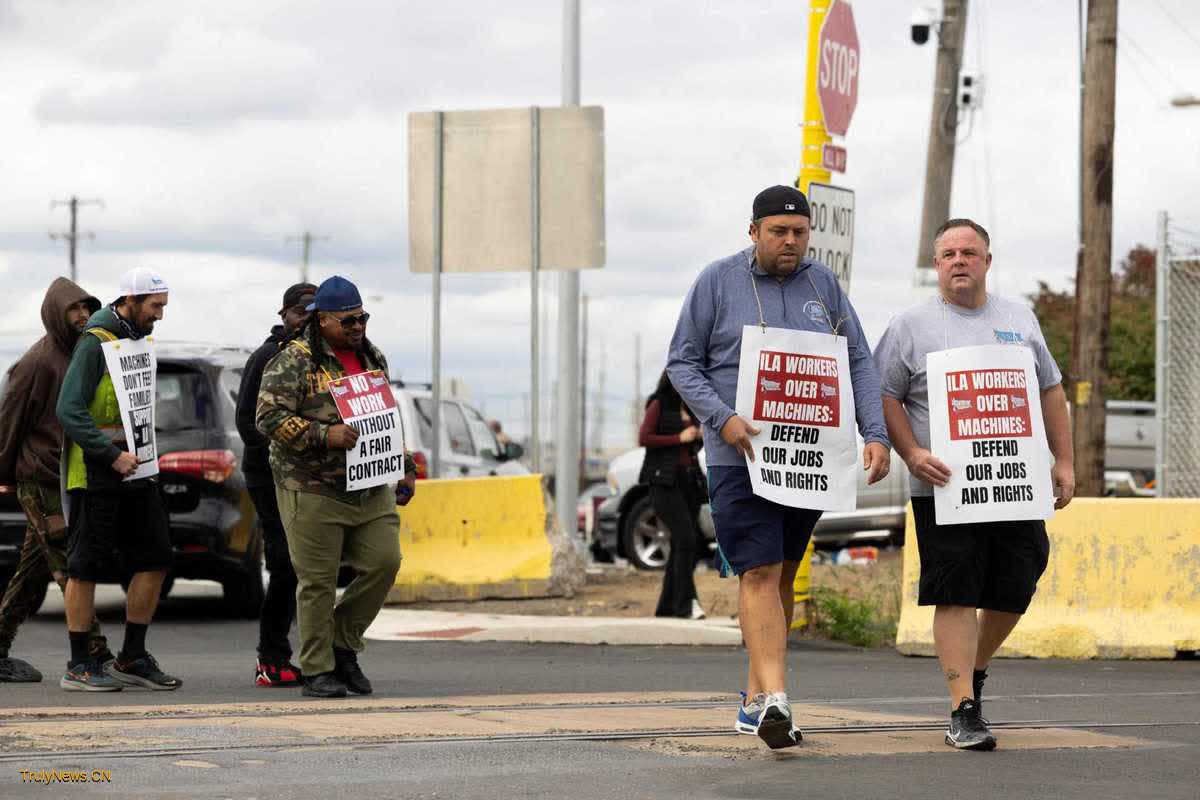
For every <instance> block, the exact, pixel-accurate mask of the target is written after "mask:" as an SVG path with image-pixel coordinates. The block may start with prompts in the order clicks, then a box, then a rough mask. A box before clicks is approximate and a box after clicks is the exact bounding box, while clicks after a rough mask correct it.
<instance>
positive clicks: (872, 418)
mask: <svg viewBox="0 0 1200 800" xmlns="http://www.w3.org/2000/svg"><path fill="white" fill-rule="evenodd" d="M751 276H753V278H752V277H751ZM752 279H753V280H754V282H755V284H757V286H758V295H759V298H760V299H761V300H762V310H763V319H764V320H765V321H766V323H767V325H768V327H772V328H789V329H791V330H800V331H816V332H818V333H832V332H833V331H831V329H830V323H829V321H828V320H827V319H826V316H825V309H828V310H829V313H830V314H831V315H832V316H833V318H834V319H833V325H834V326H836V327H837V333H838V334H839V335H842V336H845V337H846V339H847V349H848V351H849V356H850V383H851V386H852V388H853V391H854V411H855V416H856V417H857V421H858V430H859V432H860V433H861V434H862V437H863V440H864V441H866V442H879V443H881V444H883V446H884V447H891V444H890V443H889V442H888V438H887V426H886V425H885V424H884V421H883V403H882V401H881V399H880V391H879V373H878V372H877V371H876V368H875V362H874V360H873V359H872V358H871V348H870V346H869V345H868V344H867V338H866V336H864V335H863V331H862V326H861V325H860V324H859V322H858V315H857V314H856V313H855V312H854V308H853V307H852V306H851V305H850V300H849V298H847V297H846V294H845V292H843V291H842V287H841V285H839V284H838V282H837V278H836V277H835V276H834V274H833V272H832V271H831V270H830V269H829V268H828V267H826V266H825V265H824V264H822V263H820V262H819V261H814V260H812V259H809V258H805V259H803V260H802V261H801V262H800V266H799V267H798V268H797V269H796V270H795V271H794V272H792V274H791V275H789V276H787V277H786V278H784V279H783V280H782V281H779V280H777V279H776V278H774V277H772V276H770V275H768V274H767V273H766V271H764V270H763V269H762V267H760V266H759V265H758V262H757V261H756V260H754V248H753V247H748V248H746V249H745V250H742V251H741V252H739V253H734V254H733V255H731V256H729V257H727V258H722V259H721V260H720V261H715V262H713V263H712V264H709V265H708V266H707V267H705V268H704V271H703V272H701V273H700V275H699V277H697V278H696V282H695V283H694V284H692V288H691V289H690V290H689V291H688V294H687V298H686V299H685V300H684V301H683V309H682V310H681V311H680V312H679V322H678V323H677V324H676V325H675V335H674V336H672V337H671V349H670V353H669V355H668V358H667V374H668V375H669V376H670V378H671V383H672V384H674V386H675V389H676V390H677V391H678V392H679V394H680V395H681V396H682V397H683V399H684V402H686V403H687V405H688V408H690V409H692V411H693V412H694V413H695V414H696V416H697V417H698V418H699V420H700V422H701V423H703V424H702V425H701V428H702V430H703V432H704V455H705V459H706V461H707V463H708V464H709V465H710V466H745V464H746V461H745V458H743V457H742V456H741V455H740V454H738V452H737V451H736V450H735V449H734V448H733V447H732V446H730V445H728V444H726V443H725V442H724V440H722V439H721V433H720V431H721V427H722V426H723V425H724V424H725V423H726V422H728V421H729V418H730V417H732V416H733V415H734V413H735V411H734V409H733V407H734V405H735V403H736V398H737V380H738V367H739V364H740V357H741V348H742V327H743V326H745V325H757V324H758V322H759V319H758V305H757V304H756V303H755V300H754V288H753V286H752V285H751V283H750V281H751V280H752ZM814 286H815V288H816V291H814ZM817 292H820V296H819V297H818V295H817ZM747 410H748V409H747Z"/></svg>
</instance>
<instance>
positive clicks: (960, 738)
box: [946, 698, 996, 750]
mask: <svg viewBox="0 0 1200 800" xmlns="http://www.w3.org/2000/svg"><path fill="white" fill-rule="evenodd" d="M946 744H948V745H950V746H951V747H957V748H958V749H959V750H992V749H995V747H996V737H995V736H993V735H992V732H991V730H990V729H989V728H988V726H987V723H986V722H985V721H984V720H983V717H981V716H980V715H979V704H978V703H976V702H975V701H974V700H967V699H965V698H964V699H963V701H962V702H961V703H959V704H958V709H957V710H955V711H952V712H951V713H950V727H949V728H947V729H946Z"/></svg>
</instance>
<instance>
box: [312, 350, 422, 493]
mask: <svg viewBox="0 0 1200 800" xmlns="http://www.w3.org/2000/svg"><path fill="white" fill-rule="evenodd" d="M329 392H330V394H332V395H333V402H334V403H335V404H336V405H337V410H338V414H339V415H341V418H342V422H344V423H346V424H347V425H349V426H350V427H351V428H354V429H355V430H357V431H358V441H357V442H356V443H355V445H354V447H352V448H350V449H349V450H347V451H346V491H355V490H358V489H370V488H371V487H373V486H383V485H384V484H387V483H397V482H399V481H402V480H404V429H403V427H402V426H401V424H400V416H399V413H398V412H397V410H396V398H395V396H394V395H393V394H392V387H391V385H390V384H389V383H388V379H387V376H386V375H384V374H383V372H382V371H380V370H372V371H370V372H360V373H359V374H357V375H348V376H346V377H345V378H338V379H337V380H334V381H330V382H329Z"/></svg>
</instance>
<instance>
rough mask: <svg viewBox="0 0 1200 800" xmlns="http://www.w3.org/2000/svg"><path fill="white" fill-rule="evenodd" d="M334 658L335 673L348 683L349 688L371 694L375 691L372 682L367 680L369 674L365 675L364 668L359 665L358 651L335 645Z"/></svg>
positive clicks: (359, 692)
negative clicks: (343, 648)
mask: <svg viewBox="0 0 1200 800" xmlns="http://www.w3.org/2000/svg"><path fill="white" fill-rule="evenodd" d="M333 658H334V663H335V664H336V666H335V667H334V668H333V674H334V675H336V676H337V677H338V678H339V679H340V680H341V681H342V683H344V684H346V688H347V689H349V690H350V691H352V692H354V693H355V694H370V693H371V692H372V691H374V689H372V688H371V682H370V681H369V680H367V676H366V675H363V671H362V668H361V667H359V666H358V653H355V652H354V651H353V650H342V649H341V648H339V647H335V648H334V649H333Z"/></svg>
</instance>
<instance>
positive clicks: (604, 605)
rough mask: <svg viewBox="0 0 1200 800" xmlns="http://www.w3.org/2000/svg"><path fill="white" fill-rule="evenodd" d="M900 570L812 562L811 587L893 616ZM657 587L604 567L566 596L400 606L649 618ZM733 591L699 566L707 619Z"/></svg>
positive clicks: (657, 575) (654, 580) (728, 602)
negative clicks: (870, 604) (871, 604)
mask: <svg viewBox="0 0 1200 800" xmlns="http://www.w3.org/2000/svg"><path fill="white" fill-rule="evenodd" d="M900 567H901V558H900V551H899V550H891V551H884V552H881V553H880V554H879V560H878V561H876V562H875V563H874V564H869V565H864V566H851V565H846V566H834V565H832V564H816V565H814V566H813V570H812V585H813V589H814V590H822V589H824V590H828V591H832V592H836V593H838V594H842V595H845V596H846V597H849V598H852V599H855V600H866V601H870V602H874V603H877V604H879V606H880V612H881V613H883V614H893V613H895V614H898V613H899V600H900ZM661 587H662V573H661V572H644V571H642V570H636V569H633V568H632V567H631V568H628V569H621V568H619V567H612V568H609V567H605V568H604V569H602V570H601V571H599V572H597V573H589V574H588V576H587V582H586V584H585V585H584V587H583V589H582V590H580V591H579V593H578V594H576V595H575V596H574V597H569V598H568V597H544V598H533V599H528V600H476V601H469V602H468V601H451V602H439V603H408V604H405V606H404V607H405V608H421V609H429V610H431V611H469V612H472V613H483V614H536V615H545V616H583V617H649V616H653V615H654V608H655V606H656V605H657V603H658V594H659V590H660V589H661ZM737 587H738V584H737V580H736V579H734V578H729V579H722V578H721V577H719V575H718V574H717V573H716V572H715V571H714V570H711V569H707V568H703V567H702V568H701V569H698V570H697V571H696V593H697V594H698V595H699V597H700V603H701V605H703V606H704V610H705V611H706V612H707V613H708V615H709V616H710V617H728V618H732V617H735V616H736V615H737Z"/></svg>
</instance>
